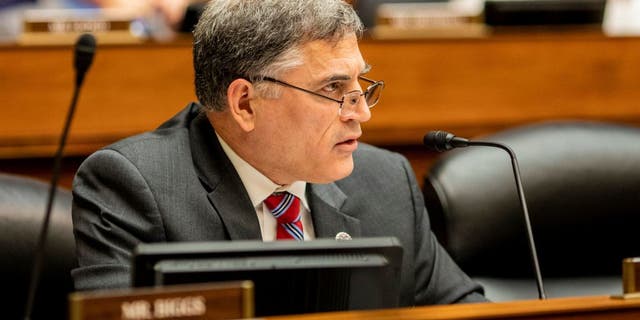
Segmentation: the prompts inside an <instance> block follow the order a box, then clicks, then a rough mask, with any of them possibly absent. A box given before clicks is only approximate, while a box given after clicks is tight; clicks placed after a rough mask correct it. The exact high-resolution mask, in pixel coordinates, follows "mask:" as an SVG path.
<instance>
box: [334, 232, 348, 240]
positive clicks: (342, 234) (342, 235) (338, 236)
mask: <svg viewBox="0 0 640 320" xmlns="http://www.w3.org/2000/svg"><path fill="white" fill-rule="evenodd" d="M336 240H351V236H350V235H349V234H348V233H346V232H338V234H336Z"/></svg>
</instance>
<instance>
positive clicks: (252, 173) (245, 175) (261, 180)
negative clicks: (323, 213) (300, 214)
mask: <svg viewBox="0 0 640 320" xmlns="http://www.w3.org/2000/svg"><path fill="white" fill-rule="evenodd" d="M216 136H217V137H218V141H220V145H221V146H222V150H224V152H225V153H226V154H227V157H229V160H230V161H231V163H232V164H233V166H234V167H235V169H236V171H237V172H238V175H239V176H240V180H242V184H244V187H245V189H246V190H247V193H248V194H249V198H250V199H251V203H252V204H253V207H254V208H256V207H257V206H259V205H262V202H263V201H264V199H266V198H267V197H268V196H269V195H271V194H272V193H274V192H284V191H286V192H289V193H291V194H293V195H295V196H296V197H298V198H299V199H300V202H301V203H302V205H303V206H304V208H305V209H307V210H309V205H308V204H307V197H306V194H305V189H306V187H307V183H306V182H305V181H295V182H293V183H292V184H289V185H284V186H282V185H279V184H276V183H274V182H273V181H271V179H269V178H267V177H266V176H265V175H263V174H262V173H261V172H260V171H258V170H256V168H254V167H253V166H251V165H250V164H249V163H248V162H246V161H245V160H244V159H242V158H241V157H240V156H239V155H238V154H237V153H235V151H233V149H232V148H231V147H230V146H229V145H228V144H227V143H226V142H225V141H224V139H222V137H220V135H218V133H217V132H216Z"/></svg>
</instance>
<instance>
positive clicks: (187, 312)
mask: <svg viewBox="0 0 640 320" xmlns="http://www.w3.org/2000/svg"><path fill="white" fill-rule="evenodd" d="M69 315H70V319H71V320H87V319H104V320H110V319H118V320H147V319H239V318H251V317H253V316H254V297H253V282H251V281H237V282H217V283H206V284H193V285H172V286H163V287H149V288H132V289H116V290H104V291H92V292H74V293H72V294H70V295H69Z"/></svg>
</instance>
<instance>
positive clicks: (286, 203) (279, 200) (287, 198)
mask: <svg viewBox="0 0 640 320" xmlns="http://www.w3.org/2000/svg"><path fill="white" fill-rule="evenodd" d="M264 203H265V204H266V205H267V208H268V209H269V210H270V211H271V214H273V216H274V217H276V219H277V220H278V223H294V222H298V221H299V220H300V199H298V197H296V196H294V195H292V194H291V193H289V192H277V193H272V194H271V195H270V196H268V197H267V199H266V200H264Z"/></svg>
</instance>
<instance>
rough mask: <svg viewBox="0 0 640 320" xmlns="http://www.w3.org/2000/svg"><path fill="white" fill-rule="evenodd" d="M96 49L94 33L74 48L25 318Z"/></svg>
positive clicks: (37, 278) (31, 304)
mask: <svg viewBox="0 0 640 320" xmlns="http://www.w3.org/2000/svg"><path fill="white" fill-rule="evenodd" d="M95 51H96V39H95V38H94V37H93V35H91V34H83V35H81V36H80V37H79V38H78V40H77V41H76V44H75V48H74V59H73V65H74V68H75V70H76V81H75V87H74V90H73V98H72V99H71V104H70V105H69V110H68V112H67V118H66V120H65V123H64V128H63V130H62V135H61V136H60V142H59V144H58V150H57V151H56V154H55V157H54V164H53V171H52V177H51V181H50V184H49V193H48V195H47V205H46V208H45V213H44V221H43V223H42V228H41V229H40V234H39V236H38V242H37V244H36V248H35V251H34V263H33V267H32V269H31V277H30V281H31V282H30V283H29V291H27V294H28V296H27V303H26V305H25V312H24V319H25V320H29V319H31V312H32V310H33V303H34V300H35V294H36V291H37V289H38V283H39V280H40V271H41V270H42V257H43V255H44V245H45V243H46V238H47V233H48V230H49V221H50V220H51V209H52V208H53V202H54V199H55V195H56V190H57V187H58V178H59V177H60V167H61V164H62V154H63V151H64V146H65V145H66V142H67V136H68V134H69V128H70V127H71V120H72V119H73V114H74V112H75V109H76V104H77V103H78V95H79V93H80V87H82V82H83V81H84V76H85V74H86V73H87V70H89V67H90V66H91V62H93V56H94V53H95Z"/></svg>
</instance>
